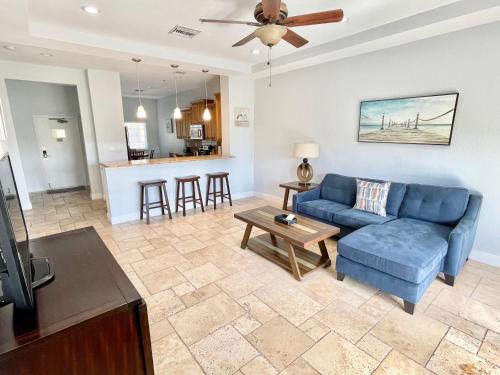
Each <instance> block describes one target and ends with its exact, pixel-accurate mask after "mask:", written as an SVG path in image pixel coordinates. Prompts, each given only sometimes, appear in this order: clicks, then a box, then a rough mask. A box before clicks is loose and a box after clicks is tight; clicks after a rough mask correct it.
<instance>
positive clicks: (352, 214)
mask: <svg viewBox="0 0 500 375" xmlns="http://www.w3.org/2000/svg"><path fill="white" fill-rule="evenodd" d="M395 219H397V217H396V216H392V215H387V216H379V215H375V214H372V213H370V212H366V211H360V210H357V209H354V208H352V209H350V210H342V211H339V212H336V213H335V215H333V221H334V223H338V224H340V225H344V226H346V227H350V228H355V229H358V228H361V227H366V226H367V225H370V224H384V223H387V222H389V221H391V220H395Z"/></svg>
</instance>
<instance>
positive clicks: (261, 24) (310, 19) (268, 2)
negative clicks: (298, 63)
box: [200, 0, 344, 48]
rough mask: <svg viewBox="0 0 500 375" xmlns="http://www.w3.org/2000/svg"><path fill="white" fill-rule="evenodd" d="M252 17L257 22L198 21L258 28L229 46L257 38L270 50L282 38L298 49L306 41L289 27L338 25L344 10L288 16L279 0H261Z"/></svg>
mask: <svg viewBox="0 0 500 375" xmlns="http://www.w3.org/2000/svg"><path fill="white" fill-rule="evenodd" d="M254 17H255V20H256V21H257V22H246V21H231V20H213V19H205V18H202V19H200V21H201V22H211V23H226V24H240V25H248V26H257V27H258V29H257V30H255V31H254V32H253V33H251V34H250V35H248V36H247V37H245V38H243V39H242V40H240V41H239V42H238V43H236V44H234V45H233V47H239V46H242V45H244V44H246V43H248V42H250V41H251V40H253V39H255V38H259V39H260V41H261V42H262V43H263V44H264V45H266V46H268V47H273V46H275V45H276V44H278V43H279V42H280V41H281V39H284V40H285V41H287V42H288V43H290V44H291V45H293V46H294V47H296V48H300V47H302V46H304V45H305V44H307V43H308V42H309V41H308V40H307V39H305V38H303V37H301V36H300V35H299V34H297V33H296V32H294V31H292V30H291V29H289V27H295V26H308V25H318V24H322V23H333V22H341V21H342V20H343V19H344V11H343V10H342V9H336V10H328V11H325V12H317V13H309V14H303V15H300V16H293V17H288V8H287V6H286V4H285V3H284V2H282V1H281V0H262V2H260V3H258V4H257V6H256V7H255V11H254Z"/></svg>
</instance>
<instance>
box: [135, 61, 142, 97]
mask: <svg viewBox="0 0 500 375" xmlns="http://www.w3.org/2000/svg"><path fill="white" fill-rule="evenodd" d="M135 74H136V76H137V92H138V93H139V105H142V100H141V83H140V81H139V62H138V61H136V62H135Z"/></svg>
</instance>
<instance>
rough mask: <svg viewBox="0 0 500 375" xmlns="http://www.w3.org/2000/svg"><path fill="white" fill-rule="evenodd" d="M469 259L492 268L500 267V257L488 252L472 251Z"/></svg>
mask: <svg viewBox="0 0 500 375" xmlns="http://www.w3.org/2000/svg"><path fill="white" fill-rule="evenodd" d="M469 258H470V259H474V260H477V261H478V262H481V263H486V264H489V265H490V266H495V267H500V255H496V254H492V253H488V252H486V251H480V250H472V252H471V253H470V255H469Z"/></svg>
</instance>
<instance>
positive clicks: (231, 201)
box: [226, 176, 233, 206]
mask: <svg viewBox="0 0 500 375" xmlns="http://www.w3.org/2000/svg"><path fill="white" fill-rule="evenodd" d="M226 185H227V194H228V198H229V205H230V206H232V205H233V200H232V199H231V188H230V187H229V178H228V177H227V176H226Z"/></svg>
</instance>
